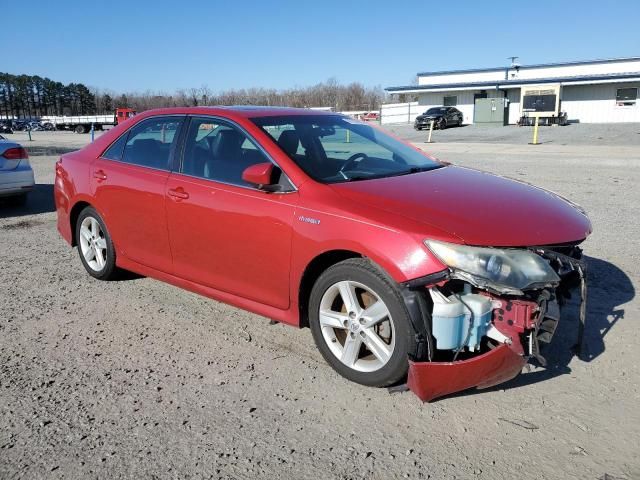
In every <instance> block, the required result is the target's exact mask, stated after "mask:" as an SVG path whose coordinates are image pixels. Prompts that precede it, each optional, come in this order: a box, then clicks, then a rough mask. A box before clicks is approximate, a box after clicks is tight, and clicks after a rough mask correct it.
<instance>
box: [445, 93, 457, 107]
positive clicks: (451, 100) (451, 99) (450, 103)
mask: <svg viewBox="0 0 640 480" xmlns="http://www.w3.org/2000/svg"><path fill="white" fill-rule="evenodd" d="M442 105H444V106H445V107H455V106H456V105H458V96H457V95H445V97H444V100H443V101H442Z"/></svg>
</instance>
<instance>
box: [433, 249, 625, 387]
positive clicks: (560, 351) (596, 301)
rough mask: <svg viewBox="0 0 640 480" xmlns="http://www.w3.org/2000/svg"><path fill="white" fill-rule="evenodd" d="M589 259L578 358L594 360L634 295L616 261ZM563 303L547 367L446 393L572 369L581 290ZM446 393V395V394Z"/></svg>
mask: <svg viewBox="0 0 640 480" xmlns="http://www.w3.org/2000/svg"><path fill="white" fill-rule="evenodd" d="M585 260H586V262H587V269H588V271H587V279H588V283H587V318H586V324H585V333H584V341H583V344H582V352H581V354H580V355H579V359H580V360H581V361H584V362H591V361H593V360H595V359H596V358H598V357H599V356H600V355H601V354H602V353H604V351H605V337H606V335H607V334H608V333H609V331H610V330H611V329H612V328H613V327H614V326H615V325H616V323H618V321H619V320H621V319H623V318H624V313H625V311H624V308H622V307H621V305H623V304H625V303H628V302H630V301H631V300H632V299H633V298H634V297H635V288H634V286H633V283H632V282H631V279H630V278H629V277H628V276H627V274H626V273H624V272H623V271H622V270H620V269H619V268H618V267H616V266H615V265H614V264H612V263H609V262H607V261H606V260H601V259H599V258H593V257H585ZM572 295H573V298H572V299H570V300H569V302H568V303H567V304H566V305H565V306H564V307H563V309H562V315H561V319H560V323H559V324H558V328H557V330H556V333H555V335H554V337H553V341H552V342H551V344H550V345H547V346H546V348H544V347H543V350H542V352H541V353H542V355H543V356H544V358H545V359H546V360H547V366H546V368H541V369H536V370H535V371H532V372H525V373H523V374H521V375H519V376H517V377H516V378H514V379H513V380H510V381H508V382H505V383H502V384H500V385H496V386H495V387H491V388H488V389H484V390H478V389H473V390H467V391H465V392H460V393H458V394H453V395H448V396H447V397H455V396H466V395H477V394H479V393H483V392H486V391H496V390H509V389H512V388H518V387H524V386H527V385H532V384H534V383H538V382H543V381H545V380H549V379H551V378H554V377H557V376H559V375H565V374H568V373H571V368H570V367H569V364H570V363H571V361H572V360H573V358H574V357H575V356H576V354H575V352H574V350H573V347H574V346H575V345H576V341H577V338H578V318H579V306H580V300H579V292H578V291H574V292H572ZM447 397H443V398H447Z"/></svg>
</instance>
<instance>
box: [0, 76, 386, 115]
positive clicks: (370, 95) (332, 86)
mask: <svg viewBox="0 0 640 480" xmlns="http://www.w3.org/2000/svg"><path fill="white" fill-rule="evenodd" d="M384 98H385V94H384V91H383V90H382V88H380V87H374V88H368V87H365V86H364V85H362V84H361V83H358V82H354V83H350V84H347V85H342V84H340V83H338V81H337V80H335V79H329V80H327V81H326V82H321V83H318V84H316V85H313V86H309V87H296V88H289V89H283V90H277V89H272V88H248V89H244V88H243V89H231V90H226V91H222V92H213V91H212V90H211V89H210V88H209V87H207V86H202V87H199V88H189V89H179V90H176V91H175V92H174V93H173V94H167V93H162V92H152V91H146V92H143V93H140V92H131V93H124V94H118V93H114V92H112V91H109V90H99V89H96V88H90V87H87V86H86V85H83V84H82V83H69V84H67V85H64V84H63V83H61V82H56V81H54V80H51V79H49V78H47V77H40V76H38V75H12V74H9V73H1V72H0V117H5V118H9V117H17V118H33V117H41V116H46V115H92V114H109V113H113V111H114V110H115V109H116V108H118V107H130V108H133V109H135V110H137V111H138V112H142V111H144V110H148V109H151V108H161V107H185V106H203V105H269V106H289V107H332V108H334V109H335V110H336V111H347V110H367V111H371V110H377V109H378V108H379V106H380V104H381V103H382V102H383V100H384Z"/></svg>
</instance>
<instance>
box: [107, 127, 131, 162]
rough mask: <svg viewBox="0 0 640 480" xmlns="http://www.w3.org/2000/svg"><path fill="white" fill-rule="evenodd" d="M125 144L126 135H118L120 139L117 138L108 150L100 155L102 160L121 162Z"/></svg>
mask: <svg viewBox="0 0 640 480" xmlns="http://www.w3.org/2000/svg"><path fill="white" fill-rule="evenodd" d="M125 143H127V134H126V133H125V134H124V135H120V138H118V139H117V140H116V141H115V142H113V143H112V144H111V146H110V147H109V148H107V151H106V152H104V153H103V154H102V158H108V159H109V160H121V159H122V152H123V151H124V144H125Z"/></svg>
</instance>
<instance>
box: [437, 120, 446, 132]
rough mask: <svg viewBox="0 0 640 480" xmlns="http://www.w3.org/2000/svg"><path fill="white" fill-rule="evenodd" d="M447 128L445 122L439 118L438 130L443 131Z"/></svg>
mask: <svg viewBox="0 0 640 480" xmlns="http://www.w3.org/2000/svg"><path fill="white" fill-rule="evenodd" d="M445 128H447V121H446V120H445V119H444V118H441V119H440V121H439V122H438V130H444V129H445Z"/></svg>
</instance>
